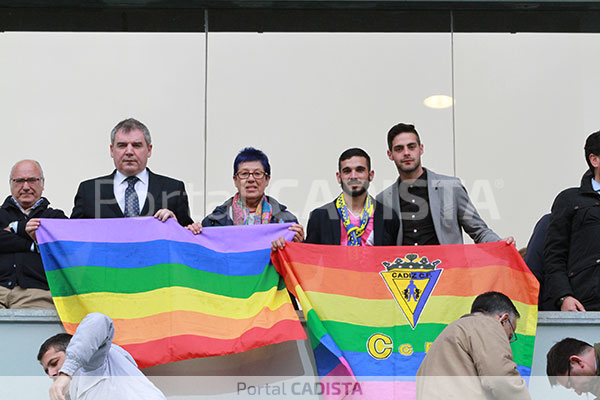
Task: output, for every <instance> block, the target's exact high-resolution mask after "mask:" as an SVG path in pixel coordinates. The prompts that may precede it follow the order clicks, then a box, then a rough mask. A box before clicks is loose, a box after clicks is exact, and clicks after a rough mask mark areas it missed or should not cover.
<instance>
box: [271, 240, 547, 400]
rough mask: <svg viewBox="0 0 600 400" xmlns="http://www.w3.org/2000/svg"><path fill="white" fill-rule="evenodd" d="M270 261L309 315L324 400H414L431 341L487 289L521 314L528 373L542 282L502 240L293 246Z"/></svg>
mask: <svg viewBox="0 0 600 400" xmlns="http://www.w3.org/2000/svg"><path fill="white" fill-rule="evenodd" d="M273 262H274V264H275V266H276V267H277V270H278V271H279V272H280V273H281V274H282V275H283V276H284V278H285V282H286V285H287V287H288V288H289V289H290V291H291V292H292V293H294V295H296V297H297V298H298V300H299V301H300V304H301V305H302V308H303V310H304V313H305V316H306V321H307V326H308V329H309V337H310V339H311V343H312V347H313V351H314V355H315V361H316V364H317V371H318V374H319V376H320V377H321V385H322V386H321V388H322V391H323V397H324V398H346V399H350V398H360V399H377V400H380V399H405V400H408V399H414V398H415V375H416V373H417V370H418V368H419V366H420V365H421V362H422V361H423V358H424V357H425V354H426V352H427V349H428V348H429V345H430V344H431V343H432V342H433V341H434V340H435V338H436V337H437V336H438V334H440V332H441V331H442V330H443V329H444V328H445V327H446V326H447V325H448V324H449V323H451V322H453V321H455V320H457V319H458V318H460V317H461V316H462V315H464V314H468V313H469V311H470V308H471V303H472V302H473V300H474V299H475V297H476V296H477V295H479V294H481V293H484V292H487V291H491V290H493V291H499V292H502V293H504V294H506V295H507V296H508V297H510V298H511V300H512V301H513V303H515V305H516V307H517V309H518V310H519V313H520V314H521V319H520V320H519V324H518V328H517V334H518V336H519V340H518V341H516V342H514V343H512V349H513V355H514V360H515V362H516V363H517V365H518V370H519V372H520V373H521V376H523V377H525V378H526V379H527V377H528V376H529V375H530V374H531V364H532V360H533V346H534V340H535V331H536V326H537V298H538V297H537V296H538V288H539V285H538V282H537V280H536V278H535V277H534V276H533V274H532V273H531V272H530V271H529V269H528V268H527V266H526V265H525V263H524V261H523V259H522V258H521V256H520V255H519V253H518V252H517V251H516V249H515V248H514V246H509V245H506V243H505V242H495V243H486V244H478V245H447V246H419V247H345V246H324V245H312V244H297V243H288V244H287V245H286V247H285V250H284V251H278V252H277V253H275V254H274V256H273Z"/></svg>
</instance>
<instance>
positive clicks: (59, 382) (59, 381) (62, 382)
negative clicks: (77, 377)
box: [50, 374, 71, 400]
mask: <svg viewBox="0 0 600 400" xmlns="http://www.w3.org/2000/svg"><path fill="white" fill-rule="evenodd" d="M70 383H71V377H70V376H69V375H65V374H61V375H59V376H58V377H57V378H56V380H55V381H54V383H53V384H52V386H50V400H65V394H66V393H67V391H68V390H69V384H70Z"/></svg>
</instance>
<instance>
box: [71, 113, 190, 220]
mask: <svg viewBox="0 0 600 400" xmlns="http://www.w3.org/2000/svg"><path fill="white" fill-rule="evenodd" d="M110 140H111V144H110V155H111V157H112V158H113V161H114V163H115V167H116V170H115V171H113V173H112V174H110V175H106V176H102V177H99V178H95V179H90V180H87V181H84V182H81V184H79V189H78V190H77V194H76V195H75V206H74V207H73V212H72V213H71V218H122V217H137V216H147V215H154V216H155V217H156V218H158V219H160V220H161V221H163V222H164V221H166V220H167V219H168V218H175V219H177V221H178V222H179V223H180V224H181V225H183V226H186V225H188V224H191V223H192V222H193V221H192V219H191V218H190V211H189V206H188V198H187V194H186V192H185V186H184V184H183V182H181V181H178V180H175V179H172V178H169V177H166V176H162V175H157V174H155V173H153V172H151V171H150V170H149V169H148V168H146V164H147V163H148V158H149V157H150V156H151V155H152V140H151V138H150V131H149V130H148V128H147V127H146V126H145V125H144V124H143V123H141V122H140V121H137V120H135V119H133V118H129V119H126V120H124V121H121V122H119V123H118V124H117V126H115V127H114V129H113V130H112V132H111V134H110Z"/></svg>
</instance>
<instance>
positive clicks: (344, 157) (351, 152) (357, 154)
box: [338, 147, 371, 172]
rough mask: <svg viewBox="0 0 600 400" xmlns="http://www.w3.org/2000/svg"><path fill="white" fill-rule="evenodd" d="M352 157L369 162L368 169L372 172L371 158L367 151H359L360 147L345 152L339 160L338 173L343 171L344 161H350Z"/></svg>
mask: <svg viewBox="0 0 600 400" xmlns="http://www.w3.org/2000/svg"><path fill="white" fill-rule="evenodd" d="M352 157H364V158H365V159H366V160H367V169H368V170H369V171H371V157H369V155H368V154H367V152H366V151H364V150H363V149H359V148H358V147H353V148H351V149H348V150H345V151H344V152H343V153H342V154H341V155H340V158H339V159H338V171H340V172H341V171H342V161H345V160H348V159H350V158H352Z"/></svg>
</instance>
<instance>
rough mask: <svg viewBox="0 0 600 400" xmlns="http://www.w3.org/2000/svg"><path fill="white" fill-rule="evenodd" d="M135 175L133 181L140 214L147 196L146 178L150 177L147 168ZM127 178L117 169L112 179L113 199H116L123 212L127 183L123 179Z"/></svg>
mask: <svg viewBox="0 0 600 400" xmlns="http://www.w3.org/2000/svg"><path fill="white" fill-rule="evenodd" d="M136 176H137V177H138V181H137V182H136V183H135V191H136V193H137V195H138V200H139V204H140V214H141V213H142V209H143V208H144V203H145V202H146V197H147V196H148V179H149V178H150V175H149V174H148V170H147V169H144V170H143V171H142V172H140V173H139V174H137V175H136ZM127 178H128V177H127V176H125V175H123V174H122V173H120V172H119V171H117V172H116V173H115V178H114V181H113V190H114V194H115V199H117V203H119V207H120V208H121V211H123V213H125V189H127V185H128V183H127V182H125V180H126V179H127Z"/></svg>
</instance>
